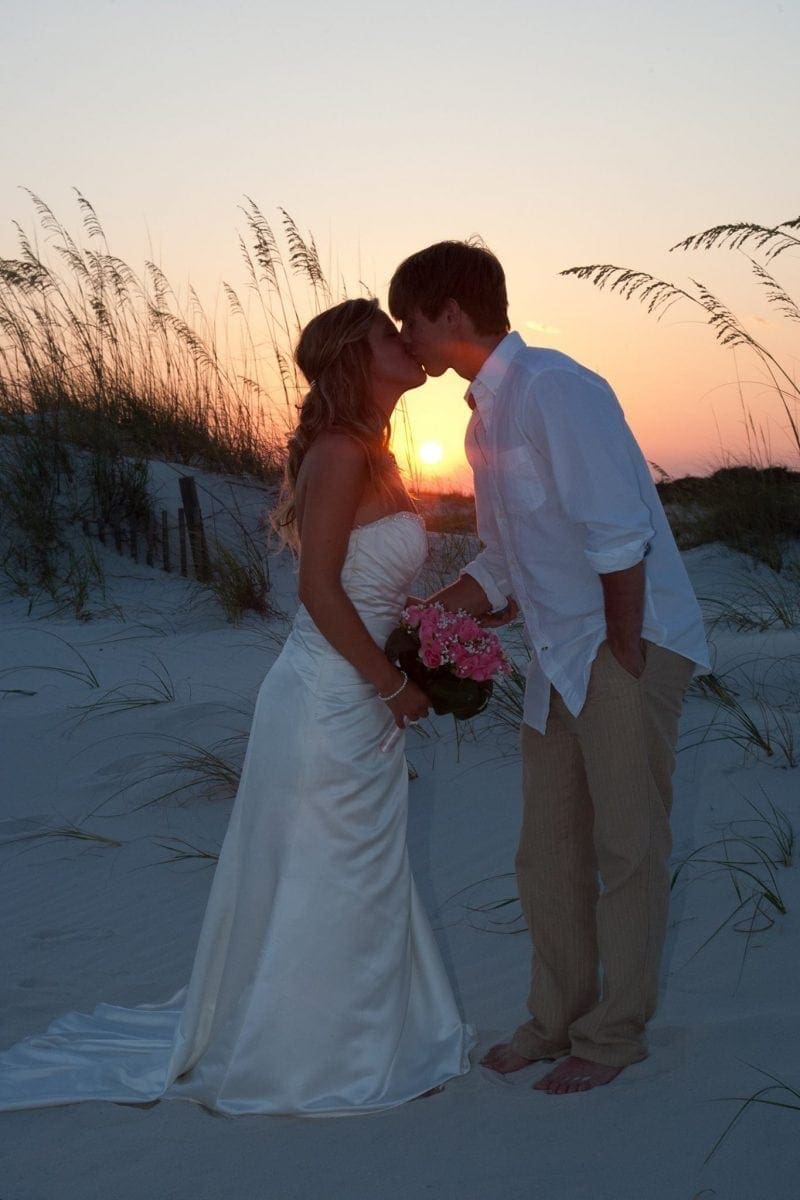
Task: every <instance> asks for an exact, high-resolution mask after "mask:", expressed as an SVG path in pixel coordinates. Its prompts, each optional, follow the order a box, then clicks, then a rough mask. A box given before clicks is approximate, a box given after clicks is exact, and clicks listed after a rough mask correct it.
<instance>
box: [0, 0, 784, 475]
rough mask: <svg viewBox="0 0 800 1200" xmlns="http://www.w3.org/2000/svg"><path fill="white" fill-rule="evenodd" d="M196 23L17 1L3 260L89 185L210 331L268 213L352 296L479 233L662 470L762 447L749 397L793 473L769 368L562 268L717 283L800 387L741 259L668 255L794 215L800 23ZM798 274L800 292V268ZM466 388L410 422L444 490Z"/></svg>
mask: <svg viewBox="0 0 800 1200" xmlns="http://www.w3.org/2000/svg"><path fill="white" fill-rule="evenodd" d="M190 8H191V18H190V19H189V20H187V19H186V13H187V4H186V3H185V2H184V0H138V3H137V4H135V5H131V4H120V3H116V4H114V3H109V2H108V0H82V3H81V4H80V5H79V6H77V8H76V7H75V6H72V5H65V4H64V3H63V0H35V2H34V3H30V4H24V5H23V4H17V5H12V6H11V8H10V10H9V12H8V13H7V14H5V15H6V20H5V23H4V28H3V38H4V45H3V50H4V58H3V62H4V67H3V72H2V73H1V74H0V105H2V108H3V111H4V112H7V113H9V114H13V119H9V120H7V121H5V122H3V123H2V124H1V125H0V161H2V162H3V181H2V183H0V256H3V257H10V256H12V255H13V254H14V253H15V249H16V234H15V230H14V227H13V224H12V222H13V221H14V220H21V221H22V222H23V224H24V225H26V227H27V226H28V225H29V221H28V218H29V215H30V206H29V204H28V201H27V198H26V197H25V196H24V195H23V194H22V193H20V191H19V188H20V187H21V186H23V185H24V186H26V187H30V188H32V189H33V190H34V191H36V192H38V193H40V194H41V195H42V196H43V197H44V198H45V199H46V200H47V201H48V202H49V203H50V204H51V205H52V207H53V208H54V210H55V211H56V213H57V214H58V215H59V216H62V217H63V219H65V220H66V221H67V222H68V223H70V224H71V223H72V222H73V220H74V214H75V208H74V198H73V195H72V192H71V188H72V187H77V188H79V189H80V190H81V191H82V192H83V193H84V194H85V195H86V196H87V197H88V198H89V199H90V200H91V201H92V203H93V204H94V206H95V207H96V209H97V211H98V212H99V214H100V216H101V219H102V221H103V224H104V226H105V228H106V230H107V233H108V234H109V238H110V242H111V246H112V248H113V250H114V252H115V253H116V254H118V255H120V256H121V257H122V258H123V259H124V260H125V261H126V262H128V263H129V264H130V265H131V266H132V267H134V269H136V270H137V271H140V270H141V269H142V264H143V262H144V260H145V259H146V258H150V259H152V260H154V261H155V262H157V263H158V264H159V265H160V266H161V267H162V268H163V269H164V271H165V272H166V274H167V276H168V278H169V279H170V281H171V282H172V283H173V285H174V286H175V287H176V289H177V290H179V291H180V292H181V294H183V295H185V294H186V284H187V281H189V280H191V282H192V283H193V284H194V286H195V288H196V290H197V292H198V293H199V295H200V297H201V299H202V301H203V304H204V305H205V306H207V308H208V309H210V310H211V311H213V309H214V305H215V300H214V297H215V296H216V295H218V294H219V292H220V281H221V280H223V279H225V280H227V281H228V282H230V283H232V284H233V285H234V286H236V287H239V286H240V285H241V283H242V276H243V268H242V264H241V261H240V259H239V255H238V248H237V236H238V234H239V233H242V235H243V236H245V240H246V228H245V222H244V220H243V219H242V215H241V212H240V211H239V206H240V205H241V204H242V203H243V197H245V196H252V197H253V198H254V199H255V200H256V202H257V203H258V204H259V205H260V206H261V208H262V209H263V211H264V212H265V213H266V214H267V215H268V216H269V218H270V220H272V221H274V222H275V224H276V225H277V226H279V224H280V215H279V212H278V207H279V206H282V207H283V208H285V209H287V210H288V211H289V212H290V213H291V214H292V215H293V217H294V218H295V220H296V221H297V223H298V225H299V226H300V227H301V228H302V229H303V230H304V231H312V232H313V234H314V236H315V238H316V240H317V243H318V245H319V247H320V250H321V256H322V261H323V264H324V265H325V266H326V268H327V270H328V274H329V278H331V280H332V281H333V282H334V284H337V283H338V281H339V280H346V281H347V284H348V290H349V291H350V294H357V292H358V290H359V286H360V283H361V282H363V284H364V285H366V287H367V288H368V289H369V290H370V291H371V292H373V293H374V294H375V295H377V296H379V297H380V298H381V299H385V295H386V289H387V286H388V282H389V279H390V278H391V274H392V271H393V270H394V268H395V266H396V265H397V263H398V262H399V261H400V260H401V259H402V258H404V257H406V255H408V254H409V253H411V252H412V251H414V250H417V249H419V248H421V247H423V246H425V245H429V244H430V243H432V242H435V241H439V240H441V239H443V238H452V237H455V238H460V237H466V236H469V235H470V234H473V233H478V234H480V235H481V236H482V237H483V238H484V239H485V241H486V243H487V244H488V245H489V246H490V247H491V249H492V250H494V252H495V253H496V254H497V255H498V257H499V258H500V260H501V261H502V263H503V264H504V266H505V269H506V275H507V278H508V285H509V296H510V300H511V321H512V325H513V326H514V327H515V328H517V329H519V331H520V332H521V333H522V334H523V336H525V337H526V339H527V340H529V341H530V342H534V343H539V344H543V345H549V346H554V347H556V348H558V349H559V350H562V351H564V352H566V353H567V354H570V355H572V356H574V357H575V358H577V359H579V360H580V361H582V362H584V363H585V364H586V365H587V366H589V367H591V368H592V369H593V370H596V371H598V372H599V373H600V374H601V375H604V376H605V377H606V378H607V379H608V380H609V382H610V383H611V384H612V386H613V387H614V389H615V391H616V392H617V395H618V396H619V398H620V401H621V402H622V405H623V408H624V410H625V412H626V414H627V417H628V420H629V423H630V425H631V427H632V428H633V431H634V433H635V434H636V436H637V438H638V439H639V441H640V443H641V445H642V448H643V450H644V453H645V455H646V457H647V458H648V459H651V460H653V461H655V462H657V463H659V464H660V465H661V466H663V467H664V468H665V469H666V470H668V471H669V472H671V473H673V474H676V473H684V472H687V471H693V472H696V471H704V470H709V469H711V468H712V467H713V466H714V465H715V464H717V463H719V461H720V460H722V459H724V457H725V456H726V455H735V456H736V455H738V456H740V455H743V454H745V453H746V451H747V443H746V437H745V435H744V429H743V419H742V408H741V404H742V398H744V401H745V404H746V405H747V406H749V407H750V408H751V409H752V410H753V413H754V417H755V420H756V422H757V423H758V424H759V425H761V426H763V428H764V430H765V434H766V437H767V439H768V441H769V445H770V447H771V452H772V453H773V454H774V456H775V458H776V459H777V460H781V459H786V458H787V457H788V453H789V445H788V442H787V440H786V436H785V430H784V429H783V428H782V426H785V420H784V419H783V418H782V417H781V416H780V414H779V410H778V407H777V405H776V404H775V402H774V397H773V398H772V399H770V397H769V395H768V394H767V393H766V392H765V390H764V386H763V379H760V377H759V374H758V372H757V371H756V369H755V365H754V364H753V363H752V362H750V361H748V360H747V359H746V358H745V357H744V356H742V355H740V356H739V358H738V359H737V360H736V361H734V359H733V357H732V356H731V355H730V354H724V353H722V352H720V351H718V350H717V349H716V347H715V345H714V342H713V338H712V335H711V334H710V332H709V331H708V330H707V329H706V328H704V327H702V326H701V325H700V324H698V323H697V317H696V314H694V313H693V312H692V311H691V310H680V309H675V310H673V311H672V312H671V313H670V314H669V316H668V317H667V319H666V321H665V322H664V323H662V324H657V323H656V322H654V321H653V320H652V319H651V318H649V317H648V316H647V315H646V314H645V313H644V312H643V311H642V310H641V309H640V308H639V307H638V306H637V305H636V304H635V303H633V302H628V303H626V302H625V301H623V300H621V299H618V298H616V297H612V296H609V295H608V294H606V293H599V292H597V291H596V290H595V289H594V288H592V287H591V286H590V285H589V284H587V283H581V282H579V281H577V280H575V279H564V278H562V277H561V276H560V274H559V272H560V271H562V270H563V269H564V268H566V267H570V266H574V265H580V264H586V263H605V262H611V263H615V264H617V265H620V266H627V267H634V268H638V269H642V270H646V271H650V272H652V273H654V274H656V275H659V276H663V277H666V278H668V279H675V280H676V281H678V282H681V283H685V282H686V281H687V280H688V279H689V278H690V277H691V276H694V277H695V278H699V279H702V280H703V281H704V282H707V283H709V284H710V286H712V287H714V288H717V287H718V288H719V290H720V292H721V294H722V295H723V296H724V298H725V300H726V301H727V302H728V303H729V304H731V306H732V307H733V308H734V309H735V311H736V312H737V314H738V315H739V316H741V317H743V318H745V319H748V318H750V317H752V318H753V320H754V321H755V322H756V325H755V327H756V328H758V329H759V331H763V332H764V334H765V336H767V337H768V338H770V339H773V338H774V339H775V341H776V342H777V343H778V344H779V345H780V347H781V353H782V355H783V356H784V361H785V362H786V365H787V367H788V368H789V369H790V370H792V371H797V369H798V363H797V353H798V351H797V345H796V343H797V338H796V333H797V325H796V324H795V325H793V326H791V327H788V329H787V328H786V327H785V328H784V329H783V330H781V328H780V325H781V322H780V321H779V320H777V321H776V320H775V319H774V314H773V315H772V317H770V314H769V313H767V312H765V309H764V305H763V303H762V302H761V300H760V299H759V296H758V294H757V293H758V289H757V287H756V286H755V285H754V284H752V283H751V282H748V277H747V271H748V263H747V261H746V259H745V258H744V256H743V255H741V254H739V255H727V256H725V255H722V256H718V255H714V254H711V255H708V254H684V253H676V254H672V255H670V254H669V253H668V248H669V247H670V246H671V245H673V244H674V243H676V242H678V241H679V240H680V239H681V238H683V237H685V236H687V235H688V234H691V233H695V232H697V231H699V230H702V229H705V228H708V227H709V226H712V225H715V224H719V223H722V222H728V221H755V222H759V223H763V224H767V225H772V224H775V223H777V222H780V221H786V220H789V219H791V218H794V217H796V216H797V215H798V210H800V156H798V154H797V128H796V127H797V120H796V114H797V112H798V111H800V72H798V70H797V47H798V45H800V5H798V4H790V3H764V4H756V3H755V2H754V0H703V2H702V3H698V2H697V0H670V3H665V2H664V0H559V3H558V4H553V3H551V2H549V0H548V2H547V3H545V2H544V0H506V3H504V4H503V5H501V6H500V7H499V8H497V10H496V11H495V10H494V9H493V10H492V11H491V13H489V11H488V10H487V8H486V5H485V3H482V2H480V0H461V2H460V3H459V5H458V6H456V7H454V6H452V5H443V4H442V5H438V6H437V5H431V4H430V3H429V0H404V3H403V4H402V5H394V6H392V5H378V6H372V8H371V9H369V10H365V9H364V6H363V5H361V4H356V3H355V2H350V0H305V2H304V4H302V5H299V6H297V5H282V6H280V7H276V6H274V5H270V4H265V3H264V2H263V0H237V3H236V5H234V6H233V7H232V8H231V7H230V6H226V5H220V4H219V3H218V2H216V0H193V3H192V4H191V6H190ZM41 80H46V87H45V86H41V87H40V86H38V85H37V84H36V82H35V81H41ZM776 266H777V267H779V268H780V270H779V277H780V279H781V282H782V283H783V284H784V286H785V287H786V288H787V289H788V290H789V291H790V293H792V294H794V295H795V297H796V298H797V297H798V295H800V264H798V260H797V258H794V259H791V258H790V256H788V255H787V256H785V257H784V258H781V259H779V260H778V261H777V263H776ZM245 288H246V284H245ZM334 290H335V292H336V293H337V294H338V292H339V288H338V286H335V287H334ZM224 307H225V306H224V304H222V305H221V306H220V308H221V310H223V311H224ZM785 324H786V323H785ZM752 327H753V326H751V328H752ZM790 334H791V335H794V336H793V338H791V339H790V336H789V335H790ZM462 393H463V384H462V382H461V381H460V380H456V379H454V378H453V377H452V376H447V377H445V378H443V379H442V380H441V381H440V382H437V383H432V384H429V385H426V387H425V388H424V389H422V390H421V391H420V392H418V393H416V394H414V395H413V396H411V397H409V400H408V411H409V414H410V419H411V424H412V426H413V430H414V437H415V439H416V440H417V442H422V441H426V440H438V441H441V442H442V444H443V447H444V450H445V457H444V460H443V463H442V471H441V472H440V473H439V478H440V479H441V480H442V482H443V483H446V482H448V481H449V480H453V481H454V482H458V481H460V482H461V483H462V485H463V484H464V483H465V482H466V479H465V475H464V470H463V457H462V451H461V448H460V447H461V439H462V436H463V429H464V425H465V422H466V409H465V408H464V405H463V402H462V400H461V395H462Z"/></svg>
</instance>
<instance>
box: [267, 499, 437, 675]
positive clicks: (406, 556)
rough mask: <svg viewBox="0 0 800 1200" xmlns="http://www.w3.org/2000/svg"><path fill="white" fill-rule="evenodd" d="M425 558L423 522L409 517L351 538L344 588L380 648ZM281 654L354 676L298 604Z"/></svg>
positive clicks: (400, 515)
mask: <svg viewBox="0 0 800 1200" xmlns="http://www.w3.org/2000/svg"><path fill="white" fill-rule="evenodd" d="M427 553H428V539H427V536H426V534H425V526H424V524H423V522H422V519H421V518H420V517H419V516H418V515H417V514H416V513H413V512H396V513H390V514H389V515H388V516H386V517H381V518H380V519H379V520H377V521H371V522H370V523H369V524H368V525H359V526H357V527H356V528H355V529H353V530H352V531H351V533H350V542H349V545H348V549H347V555H346V557H345V561H344V565H343V567H342V576H341V579H342V586H343V587H344V590H345V592H346V593H347V595H348V596H349V598H350V600H352V602H353V604H354V606H355V608H356V611H357V612H358V615H359V616H360V617H361V620H362V621H363V622H364V624H365V625H366V627H367V629H368V630H369V632H370V633H371V635H372V637H373V638H374V639H375V641H376V642H377V643H378V645H380V646H383V644H384V642H385V641H386V639H387V637H388V636H389V634H390V633H391V631H392V629H393V628H394V626H395V625H396V624H397V619H398V617H399V615H400V613H401V611H402V609H403V606H404V604H405V601H406V597H407V595H408V591H409V588H410V586H411V584H412V583H413V581H414V579H415V577H416V576H417V574H418V572H419V570H420V568H421V567H422V564H423V563H424V561H425V559H426V557H427ZM285 650H286V651H287V652H288V653H290V654H293V655H297V656H298V660H301V661H302V660H304V662H305V666H306V668H308V667H310V666H311V665H312V660H314V659H330V658H331V656H333V658H334V659H339V660H341V663H342V666H343V667H346V668H347V669H348V671H353V668H352V667H350V664H349V663H346V661H345V660H344V659H342V658H341V655H339V654H338V653H337V652H336V651H335V650H334V649H333V647H332V646H331V645H330V643H329V642H328V641H327V640H326V639H325V638H324V637H323V636H322V634H321V633H320V631H319V630H318V629H317V627H316V625H315V624H314V622H313V620H312V619H311V615H310V613H309V612H308V610H307V609H306V608H305V606H304V605H302V604H301V605H300V607H299V609H298V610H297V615H296V616H295V619H294V624H293V625H292V630H291V633H290V634H289V638H288V639H287V643H286V647H285Z"/></svg>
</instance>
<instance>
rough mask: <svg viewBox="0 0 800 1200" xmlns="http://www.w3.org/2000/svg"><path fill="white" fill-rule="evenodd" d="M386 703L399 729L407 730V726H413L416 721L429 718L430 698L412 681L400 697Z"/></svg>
mask: <svg viewBox="0 0 800 1200" xmlns="http://www.w3.org/2000/svg"><path fill="white" fill-rule="evenodd" d="M384 703H385V704H386V707H387V708H389V709H391V712H392V716H393V717H394V720H395V724H396V725H397V727H398V728H399V729H405V727H406V725H413V724H414V722H415V721H420V720H421V719H422V718H423V717H427V715H428V709H429V708H430V702H429V700H428V697H427V696H426V695H425V693H424V692H423V690H422V688H420V687H417V685H416V684H415V683H414V681H413V680H411V679H409V681H408V683H407V684H406V685H405V687H404V688H403V690H402V692H400V694H399V695H398V696H395V698H394V699H393V700H386V701H385V702H384Z"/></svg>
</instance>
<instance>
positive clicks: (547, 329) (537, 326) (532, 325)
mask: <svg viewBox="0 0 800 1200" xmlns="http://www.w3.org/2000/svg"><path fill="white" fill-rule="evenodd" d="M525 328H526V329H532V330H533V332H534V333H561V330H560V329H556V327H555V325H545V324H543V322H542V321H526V322H525Z"/></svg>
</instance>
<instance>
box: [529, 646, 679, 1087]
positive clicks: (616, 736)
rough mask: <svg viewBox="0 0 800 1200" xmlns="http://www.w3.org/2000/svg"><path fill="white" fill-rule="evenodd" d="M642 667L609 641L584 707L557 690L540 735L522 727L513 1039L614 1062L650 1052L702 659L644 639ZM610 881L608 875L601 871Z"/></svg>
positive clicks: (543, 1050) (532, 1052) (538, 1051)
mask: <svg viewBox="0 0 800 1200" xmlns="http://www.w3.org/2000/svg"><path fill="white" fill-rule="evenodd" d="M645 652H646V660H645V661H646V665H645V669H644V673H643V674H642V676H641V678H640V679H634V677H633V676H632V675H630V674H628V672H627V671H626V670H625V668H624V667H622V666H621V665H620V664H619V663H618V662H617V660H616V659H615V658H614V656H613V654H612V653H611V650H610V649H609V647H608V644H607V643H604V644H603V645H602V646H601V647H600V649H599V651H598V655H597V658H596V660H595V662H594V664H593V666H592V672H591V676H590V679H589V690H588V694H587V697H586V703H585V705H584V707H583V709H582V710H581V712H580V714H579V715H578V716H577V717H573V716H572V715H571V714H570V713H569V711H568V710H567V708H566V706H565V704H564V702H563V700H562V699H561V697H560V696H559V695H558V693H557V692H556V691H555V689H551V694H550V713H549V716H548V721H547V729H546V731H545V733H544V734H540V733H537V731H536V730H534V729H532V728H531V727H530V726H528V725H523V726H522V774H523V821H522V831H521V835H520V844H519V851H518V854H517V860H516V867H517V881H518V885H519V895H520V900H521V903H522V909H523V912H524V915H525V918H526V920H527V923H528V929H529V930H530V935H531V939H532V941H533V970H532V979H531V991H530V996H529V999H528V1009H529V1011H530V1012H531V1014H532V1019H531V1020H530V1021H527V1022H526V1023H525V1024H523V1025H521V1026H520V1027H519V1029H518V1030H517V1031H516V1034H515V1035H514V1040H513V1046H514V1049H515V1050H516V1051H517V1053H519V1054H522V1055H524V1056H525V1057H526V1058H556V1057H559V1056H560V1055H563V1054H568V1053H571V1054H576V1055H580V1056H581V1057H582V1058H588V1059H592V1060H593V1061H594V1062H599V1063H604V1064H606V1065H608V1066H626V1065H627V1064H628V1063H632V1062H636V1061H638V1060H639V1059H641V1058H644V1057H645V1056H646V1053H647V1051H646V1049H645V1044H644V1027H645V1022H646V1021H647V1020H648V1019H649V1018H650V1017H651V1016H652V1014H653V1012H654V1011H655V1007H656V1000H657V994H658V969H659V961H660V958H661V950H662V946H663V941H664V934H665V931H666V922H667V909H668V904H669V873H668V858H669V853H670V849H671V845H672V843H671V837H670V829H669V814H670V808H671V804H672V784H671V778H672V772H673V769H674V765H675V744H676V741H677V734H678V720H679V717H680V710H681V701H682V699H683V693H684V691H685V690H686V686H687V684H688V683H689V680H690V679H691V676H692V672H693V664H692V663H691V662H689V661H688V659H685V658H683V657H681V655H679V654H675V653H673V652H672V651H670V650H665V649H663V648H662V647H660V646H656V645H654V644H652V643H649V642H646V643H645ZM598 874H599V880H600V881H602V884H601V885H600V883H599V880H598Z"/></svg>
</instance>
